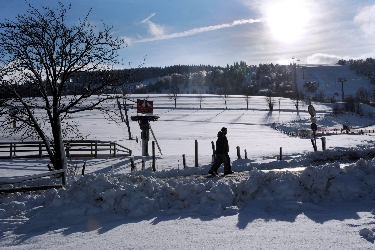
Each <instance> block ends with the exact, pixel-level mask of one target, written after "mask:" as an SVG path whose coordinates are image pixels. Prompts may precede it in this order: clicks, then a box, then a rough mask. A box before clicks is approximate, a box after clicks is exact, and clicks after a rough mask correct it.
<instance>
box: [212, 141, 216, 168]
mask: <svg viewBox="0 0 375 250" xmlns="http://www.w3.org/2000/svg"><path fill="white" fill-rule="evenodd" d="M211 146H212V162H211V163H214V161H215V143H214V142H213V141H211Z"/></svg>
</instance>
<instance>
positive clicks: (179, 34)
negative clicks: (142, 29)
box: [135, 18, 261, 43]
mask: <svg viewBox="0 0 375 250" xmlns="http://www.w3.org/2000/svg"><path fill="white" fill-rule="evenodd" d="M148 19H149V18H148ZM148 19H145V20H148ZM149 22H150V21H149ZM257 22H261V20H260V19H242V20H236V21H233V22H232V23H224V24H220V25H213V26H207V27H201V28H195V29H191V30H187V31H183V32H177V33H173V34H169V35H157V36H154V37H151V38H145V39H141V40H138V41H135V42H137V43H144V42H152V41H158V40H166V39H172V38H178V37H185V36H192V35H195V34H199V33H203V32H208V31H213V30H219V29H223V28H230V27H234V26H237V25H242V24H247V23H257Z"/></svg>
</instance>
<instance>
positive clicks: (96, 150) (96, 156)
mask: <svg viewBox="0 0 375 250" xmlns="http://www.w3.org/2000/svg"><path fill="white" fill-rule="evenodd" d="M95 158H98V141H95Z"/></svg>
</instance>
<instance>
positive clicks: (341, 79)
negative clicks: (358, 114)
mask: <svg viewBox="0 0 375 250" xmlns="http://www.w3.org/2000/svg"><path fill="white" fill-rule="evenodd" d="M346 81H347V80H346V78H345V77H339V79H338V82H341V93H342V97H341V101H344V82H346Z"/></svg>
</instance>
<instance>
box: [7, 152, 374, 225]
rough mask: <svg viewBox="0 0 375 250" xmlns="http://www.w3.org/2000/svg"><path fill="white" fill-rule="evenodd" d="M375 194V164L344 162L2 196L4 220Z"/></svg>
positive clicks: (215, 210)
mask: <svg viewBox="0 0 375 250" xmlns="http://www.w3.org/2000/svg"><path fill="white" fill-rule="evenodd" d="M195 171H196V170H195ZM374 189H375V159H374V160H363V159H360V160H359V161H357V162H356V163H353V164H349V165H347V166H345V167H343V168H340V165H339V164H338V163H328V164H325V165H321V166H316V167H313V166H309V167H306V168H305V169H304V170H303V171H300V172H296V171H293V172H291V171H261V170H258V169H253V170H251V171H249V176H241V177H234V178H232V177H225V178H198V177H197V176H190V177H189V176H185V177H182V176H176V177H168V178H165V177H157V176H145V175H137V174H135V173H133V174H116V175H106V174H89V175H85V176H83V177H76V179H75V180H73V181H72V182H71V184H69V185H68V186H67V187H65V188H62V189H60V190H48V191H44V192H35V193H26V194H21V193H18V194H12V195H2V196H0V218H1V219H6V218H30V217H33V216H43V217H45V216H48V215H50V216H51V218H52V217H54V216H56V215H57V214H58V215H59V216H61V217H71V216H82V215H93V214H98V213H103V212H109V213H123V214H125V215H127V216H143V215H147V214H149V213H151V212H153V211H161V210H163V211H174V212H178V211H179V210H189V211H192V212H196V213H207V214H213V215H215V216H220V215H222V214H223V213H224V212H225V211H226V212H227V211H233V210H236V209H239V208H240V207H241V206H243V205H244V204H246V203H248V202H250V201H253V200H255V201H258V202H264V203H267V204H273V203H274V204H283V205H284V206H287V207H285V209H289V210H290V209H297V208H298V207H299V208H298V209H300V208H301V206H300V205H301V204H310V205H313V204H316V203H318V202H321V201H355V200H358V199H372V198H373V197H374V196H375V191H374ZM298 204H299V205H298Z"/></svg>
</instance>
